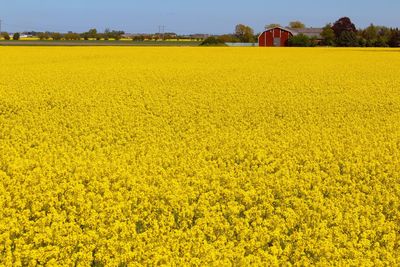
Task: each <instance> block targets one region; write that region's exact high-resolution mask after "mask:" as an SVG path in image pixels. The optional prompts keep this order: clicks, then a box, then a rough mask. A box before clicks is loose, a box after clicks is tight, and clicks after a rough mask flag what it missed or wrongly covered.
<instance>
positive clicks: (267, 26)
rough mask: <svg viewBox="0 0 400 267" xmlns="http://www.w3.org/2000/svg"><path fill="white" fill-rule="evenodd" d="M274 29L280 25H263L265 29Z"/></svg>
mask: <svg viewBox="0 0 400 267" xmlns="http://www.w3.org/2000/svg"><path fill="white" fill-rule="evenodd" d="M276 27H281V25H280V24H277V23H271V24H267V25H265V29H272V28H276Z"/></svg>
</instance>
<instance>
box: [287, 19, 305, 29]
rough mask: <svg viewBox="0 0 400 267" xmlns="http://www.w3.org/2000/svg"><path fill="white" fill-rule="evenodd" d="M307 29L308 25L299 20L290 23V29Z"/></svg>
mask: <svg viewBox="0 0 400 267" xmlns="http://www.w3.org/2000/svg"><path fill="white" fill-rule="evenodd" d="M305 27H306V25H305V24H304V23H302V22H301V21H298V20H296V21H291V22H290V23H289V28H292V29H304V28H305Z"/></svg>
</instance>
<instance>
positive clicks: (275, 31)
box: [258, 27, 294, 46]
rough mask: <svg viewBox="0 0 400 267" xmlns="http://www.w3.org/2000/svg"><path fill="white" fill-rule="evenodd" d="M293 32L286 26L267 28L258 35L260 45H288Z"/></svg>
mask: <svg viewBox="0 0 400 267" xmlns="http://www.w3.org/2000/svg"><path fill="white" fill-rule="evenodd" d="M293 35H294V34H293V32H292V31H290V30H289V29H286V28H281V27H275V28H271V29H266V30H265V31H264V32H263V33H261V34H260V36H258V45H259V46H287V45H288V40H289V38H290V37H291V36H293Z"/></svg>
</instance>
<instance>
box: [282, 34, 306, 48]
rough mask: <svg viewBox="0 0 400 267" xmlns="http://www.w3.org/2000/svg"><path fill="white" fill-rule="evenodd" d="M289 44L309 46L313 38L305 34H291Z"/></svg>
mask: <svg viewBox="0 0 400 267" xmlns="http://www.w3.org/2000/svg"><path fill="white" fill-rule="evenodd" d="M288 45H289V46H296V47H308V46H311V39H310V38H309V37H308V36H306V35H304V34H299V35H295V36H291V37H290V38H289V40H288Z"/></svg>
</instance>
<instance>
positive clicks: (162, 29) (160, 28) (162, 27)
mask: <svg viewBox="0 0 400 267" xmlns="http://www.w3.org/2000/svg"><path fill="white" fill-rule="evenodd" d="M158 35H159V36H162V39H163V40H164V39H165V25H159V26H158Z"/></svg>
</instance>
